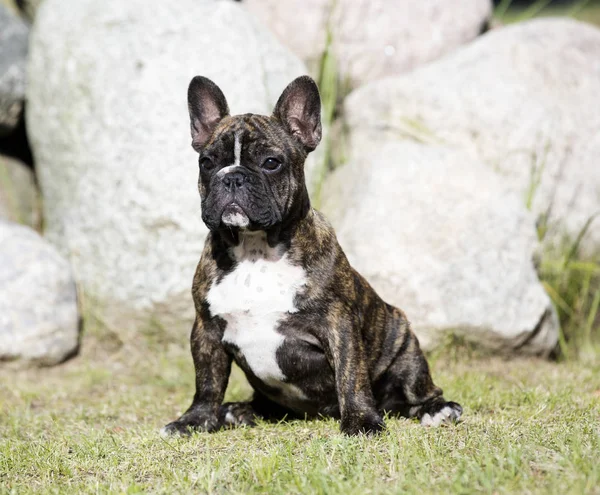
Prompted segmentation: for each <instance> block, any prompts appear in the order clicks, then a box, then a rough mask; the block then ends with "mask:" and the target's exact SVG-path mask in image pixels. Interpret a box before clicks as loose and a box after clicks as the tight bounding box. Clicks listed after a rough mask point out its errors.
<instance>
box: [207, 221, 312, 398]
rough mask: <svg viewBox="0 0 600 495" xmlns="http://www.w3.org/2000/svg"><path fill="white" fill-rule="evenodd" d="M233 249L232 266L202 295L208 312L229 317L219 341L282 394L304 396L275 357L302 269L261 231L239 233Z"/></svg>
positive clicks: (302, 276)
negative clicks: (281, 325) (281, 324)
mask: <svg viewBox="0 0 600 495" xmlns="http://www.w3.org/2000/svg"><path fill="white" fill-rule="evenodd" d="M232 255H233V256H234V258H235V259H236V261H237V262H238V263H237V265H236V267H235V269H234V270H233V271H232V272H231V273H229V274H227V275H226V276H225V277H224V278H223V279H222V280H221V281H220V282H219V283H216V284H214V285H213V286H212V287H211V288H210V290H209V291H208V296H207V298H206V300H207V302H208V304H209V305H210V312H211V314H213V315H215V316H216V315H219V316H220V317H221V318H223V319H224V320H225V321H226V322H227V327H226V328H225V332H224V334H223V341H224V342H228V343H230V344H233V345H235V346H236V347H237V348H238V349H239V352H240V353H241V354H242V355H243V356H244V358H245V360H246V362H247V363H248V366H249V367H250V369H251V370H252V372H253V373H254V374H255V375H256V376H257V377H258V378H259V379H260V380H262V381H263V382H265V383H266V384H268V385H269V386H272V387H275V388H278V389H281V390H282V391H283V393H284V395H288V396H290V397H294V398H304V394H303V393H302V391H301V390H300V389H298V388H297V387H296V386H294V385H291V384H288V383H286V382H285V381H284V380H285V379H286V377H285V375H284V374H283V372H282V371H281V368H280V367H279V365H278V363H277V357H276V356H277V350H278V349H279V347H280V346H281V344H282V343H283V341H284V339H285V338H284V336H283V335H282V334H281V333H279V332H278V331H277V327H278V324H279V322H280V320H281V319H283V318H285V317H286V316H287V315H288V314H290V313H295V312H296V311H298V308H296V306H295V304H294V299H295V297H296V294H297V293H298V291H300V290H301V289H302V288H303V287H304V286H305V285H306V273H305V271H304V269H303V268H302V267H300V266H296V265H293V264H292V263H291V262H290V261H289V259H288V257H287V254H284V255H281V249H280V248H279V247H275V248H271V247H269V245H268V244H267V240H266V234H265V233H264V232H247V233H241V234H240V244H239V245H238V246H236V247H234V248H233V249H232ZM278 281H281V282H279V283H278Z"/></svg>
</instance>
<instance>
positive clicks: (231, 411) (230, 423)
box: [219, 402, 257, 427]
mask: <svg viewBox="0 0 600 495" xmlns="http://www.w3.org/2000/svg"><path fill="white" fill-rule="evenodd" d="M256 418H257V415H256V412H254V409H253V408H252V406H251V405H250V403H249V402H227V403H225V404H223V405H222V406H221V407H220V408H219V423H220V424H221V425H223V426H226V427H236V426H256Z"/></svg>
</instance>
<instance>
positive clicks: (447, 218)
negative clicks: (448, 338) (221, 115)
mask: <svg viewBox="0 0 600 495" xmlns="http://www.w3.org/2000/svg"><path fill="white" fill-rule="evenodd" d="M322 197H323V201H324V204H323V208H322V209H323V211H324V213H325V214H326V215H327V216H328V217H329V219H330V220H331V221H332V223H333V225H334V227H335V228H336V232H337V236H338V239H339V241H340V244H341V245H342V248H343V249H344V250H345V252H346V254H347V256H348V258H349V260H350V262H351V263H352V264H353V266H354V267H355V268H356V269H357V270H358V271H359V272H360V273H361V274H362V275H364V276H365V277H366V278H367V280H368V281H369V282H370V283H371V284H372V285H373V287H374V288H375V289H376V290H377V291H378V293H379V294H380V295H381V296H382V297H383V299H384V300H385V301H386V302H389V303H392V304H395V305H397V306H399V307H400V308H402V309H404V310H405V311H406V312H407V315H408V318H409V320H410V321H411V322H412V323H413V328H414V330H415V331H416V333H417V335H418V337H419V339H420V341H421V344H422V345H423V347H424V348H425V349H432V348H434V347H435V346H436V345H439V344H440V343H442V342H443V341H444V339H445V337H444V336H445V335H447V334H454V335H460V336H464V337H465V338H466V339H467V340H469V341H471V342H476V343H478V344H480V345H482V346H485V347H487V348H491V349H494V350H503V351H508V352H511V353H512V352H516V351H518V352H524V353H530V354H540V355H545V354H548V353H549V352H550V351H551V350H552V349H553V348H554V347H555V345H556V342H557V338H558V321H557V317H556V314H555V312H554V310H553V306H552V303H551V301H550V299H549V298H548V296H547V295H546V293H545V292H544V289H543V287H542V285H541V284H540V282H539V280H538V277H537V274H536V271H535V268H534V264H533V260H532V258H533V255H534V252H535V249H536V246H537V239H536V232H535V228H534V220H533V217H532V215H531V214H530V213H529V212H528V211H527V210H526V209H525V208H524V206H523V205H522V202H521V200H520V198H519V197H517V196H516V195H515V194H514V193H512V192H510V191H508V190H507V188H506V187H505V185H504V183H503V180H502V178H501V177H499V176H498V175H497V174H496V173H495V172H493V171H491V170H488V169H487V168H486V167H484V166H482V165H481V164H480V163H477V162H476V161H474V160H473V159H472V158H471V157H469V156H468V155H464V154H462V153H460V152H457V151H454V150H451V149H448V148H444V147H440V146H432V145H425V144H418V143H414V142H408V141H407V142H403V143H398V142H387V143H380V144H379V146H378V148H377V149H373V150H371V151H370V152H367V153H366V154H362V155H357V156H356V159H355V160H354V161H352V162H351V163H350V164H348V165H346V166H344V167H341V168H339V169H338V170H337V171H336V172H335V173H334V174H333V175H332V176H331V177H329V179H328V180H327V181H326V183H325V186H324V190H323V195H322Z"/></svg>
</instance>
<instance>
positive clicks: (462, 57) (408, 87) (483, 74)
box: [345, 19, 600, 252]
mask: <svg viewBox="0 0 600 495" xmlns="http://www.w3.org/2000/svg"><path fill="white" fill-rule="evenodd" d="M599 54H600V30H599V29H597V28H595V27H592V26H590V25H587V24H584V23H580V22H576V21H574V20H568V19H543V20H535V21H530V22H527V23H523V24H517V25H514V26H510V27H504V28H501V29H497V30H494V31H491V32H489V33H487V34H486V35H484V36H482V37H481V38H479V39H478V40H477V41H475V42H474V43H472V44H471V45H468V46H467V47H465V48H464V49H462V50H460V51H457V52H456V53H454V54H452V55H449V56H448V57H446V58H444V59H442V60H439V61H437V62H434V63H432V64H430V65H429V66H426V67H423V68H421V69H419V70H417V71H415V72H413V73H411V74H408V75H405V76H402V77H395V78H389V79H386V80H382V81H378V82H375V83H372V84H369V85H366V86H364V87H362V88H360V89H359V90H357V91H355V92H354V93H353V94H351V95H350V96H349V97H348V99H347V100H346V104H345V115H346V124H347V127H348V129H349V131H350V139H349V142H350V144H351V146H352V148H353V149H354V150H357V151H360V152H362V151H364V150H365V149H371V148H373V147H376V141H377V140H380V139H384V140H385V139H388V138H392V139H399V140H402V139H408V140H416V141H420V142H431V143H444V144H445V145H447V146H451V147H455V148H460V149H462V150H464V152H466V153H468V154H470V155H471V156H472V157H475V158H477V159H478V160H479V161H481V162H482V163H484V164H485V165H487V166H488V167H489V168H492V169H494V170H496V171H497V172H499V173H500V175H502V176H503V177H504V178H505V179H506V181H507V182H508V184H509V186H510V187H511V189H512V190H513V191H515V192H517V193H518V194H519V196H520V198H521V201H522V203H523V204H527V205H529V207H530V208H531V210H532V211H533V212H534V214H535V216H536V218H538V219H540V222H541V223H548V227H549V230H548V234H547V236H546V238H545V242H546V243H548V244H555V243H557V242H560V240H561V239H562V238H563V236H564V235H566V236H568V237H569V238H571V239H573V238H575V237H576V236H577V235H578V234H579V232H580V231H581V230H582V229H583V228H584V226H585V224H586V222H587V221H588V219H590V218H591V217H592V216H593V215H594V214H597V213H599V212H600V166H599V165H598V157H599V156H600V132H599V129H600V57H599ZM350 154H352V152H350ZM583 247H584V249H585V250H586V251H587V252H594V251H595V252H598V250H599V249H600V217H598V218H596V220H595V223H593V224H592V225H591V226H590V228H589V229H588V231H587V234H586V235H585V237H584V238H583Z"/></svg>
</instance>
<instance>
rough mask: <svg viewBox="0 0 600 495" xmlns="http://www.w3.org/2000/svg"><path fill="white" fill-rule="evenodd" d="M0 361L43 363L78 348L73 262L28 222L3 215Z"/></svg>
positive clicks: (56, 360)
mask: <svg viewBox="0 0 600 495" xmlns="http://www.w3.org/2000/svg"><path fill="white" fill-rule="evenodd" d="M0 259H1V260H2V263H0V361H8V360H14V359H21V360H23V361H27V362H33V363H35V364H39V365H53V364H57V363H60V362H61V361H64V360H65V359H66V358H68V357H69V356H71V355H73V354H74V353H75V352H76V351H77V347H78V336H79V315H78V310H77V291H76V288H75V282H74V280H73V274H72V272H71V267H70V266H69V263H68V262H67V261H66V260H65V259H64V258H63V257H62V256H60V255H59V254H58V252H57V251H56V249H55V248H54V247H52V246H51V245H50V244H48V243H47V242H46V241H44V239H42V238H41V237H40V236H39V235H38V234H37V233H36V232H34V231H33V230H31V229H30V228H28V227H24V226H21V225H16V224H13V223H10V222H6V221H4V220H0Z"/></svg>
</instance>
